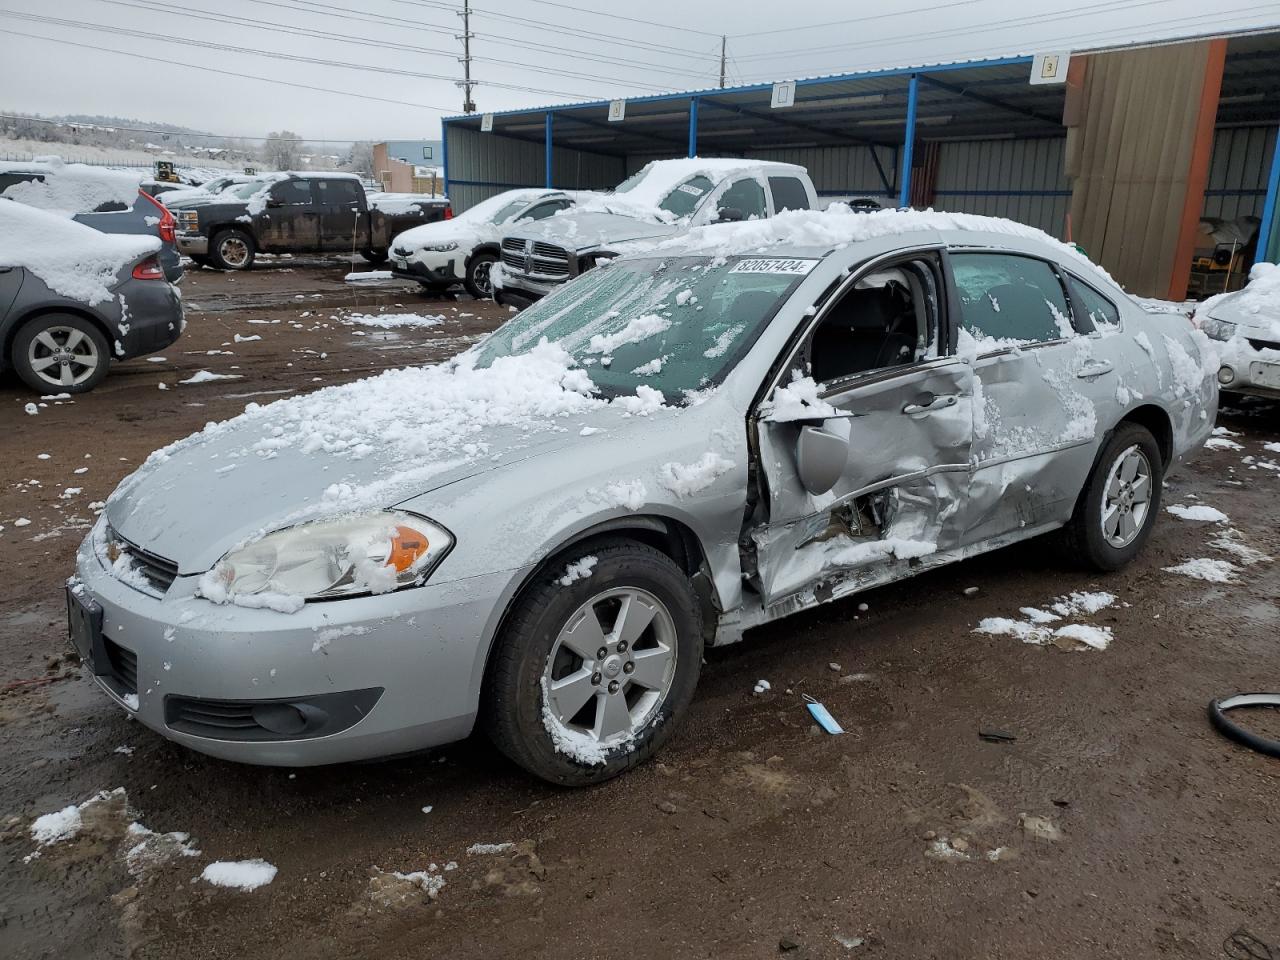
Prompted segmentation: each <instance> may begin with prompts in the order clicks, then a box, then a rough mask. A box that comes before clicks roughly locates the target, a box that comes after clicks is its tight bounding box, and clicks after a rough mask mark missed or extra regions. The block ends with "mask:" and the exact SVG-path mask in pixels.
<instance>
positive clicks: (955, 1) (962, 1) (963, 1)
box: [729, 0, 1004, 40]
mask: <svg viewBox="0 0 1280 960" xmlns="http://www.w3.org/2000/svg"><path fill="white" fill-rule="evenodd" d="M983 2H984V0H950V2H949V3H936V4H934V5H933V6H931V7H916V8H915V9H914V10H891V11H888V12H887V13H873V14H871V15H870V16H865V17H854V18H853V19H850V20H829V21H827V22H826V23H809V24H805V25H804V26H801V27H776V28H774V29H772V30H756V31H754V32H752V33H731V34H729V37H730V39H733V40H743V39H746V38H747V37H764V36H773V35H774V34H777V33H795V32H796V31H798V30H817V29H818V28H820V27H821V28H826V27H845V26H849V25H850V24H856V25H858V26H862V25H863V24H864V23H869V22H871V21H872V20H886V19H889V18H894V19H897V18H900V17H909V16H913V15H915V14H918V13H931V12H932V11H934V10H946V9H947V8H949V7H968V6H972V5H973V4H975V3H983ZM1001 26H1004V24H1001Z"/></svg>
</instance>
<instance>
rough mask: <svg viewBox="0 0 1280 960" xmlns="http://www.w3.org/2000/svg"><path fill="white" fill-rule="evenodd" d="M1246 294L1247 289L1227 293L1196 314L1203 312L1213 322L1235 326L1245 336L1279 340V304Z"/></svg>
mask: <svg viewBox="0 0 1280 960" xmlns="http://www.w3.org/2000/svg"><path fill="white" fill-rule="evenodd" d="M1247 292H1248V288H1245V290H1241V291H1238V292H1237V293H1229V294H1227V295H1226V296H1223V297H1221V298H1218V299H1217V300H1216V301H1215V302H1214V303H1212V304H1208V309H1203V308H1202V309H1201V310H1197V311H1196V312H1197V313H1200V312H1203V313H1204V314H1205V315H1206V316H1209V317H1212V318H1213V319H1214V320H1224V321H1226V322H1227V323H1234V324H1237V325H1239V327H1240V331H1241V333H1243V334H1245V335H1246V336H1249V335H1257V336H1258V337H1260V338H1261V339H1265V340H1280V303H1266V302H1263V301H1261V300H1260V299H1259V298H1256V297H1247V296H1246V293H1247Z"/></svg>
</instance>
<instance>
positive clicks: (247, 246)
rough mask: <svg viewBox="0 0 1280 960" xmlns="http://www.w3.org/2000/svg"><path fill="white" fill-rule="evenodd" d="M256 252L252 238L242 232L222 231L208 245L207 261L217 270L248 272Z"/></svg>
mask: <svg viewBox="0 0 1280 960" xmlns="http://www.w3.org/2000/svg"><path fill="white" fill-rule="evenodd" d="M256 252H257V248H256V245H255V244H254V242H253V237H251V236H250V235H249V234H247V233H245V232H244V231H243V230H234V229H233V230H223V231H222V232H221V233H219V234H218V235H217V236H216V237H214V238H213V242H212V243H210V244H209V261H210V262H211V263H212V264H213V265H214V266H215V267H217V268H218V269H219V270H248V269H249V268H251V267H252V266H253V258H254V254H255V253H256Z"/></svg>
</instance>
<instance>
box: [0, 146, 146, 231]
mask: <svg viewBox="0 0 1280 960" xmlns="http://www.w3.org/2000/svg"><path fill="white" fill-rule="evenodd" d="M0 173H39V174H42V175H43V179H41V180H27V181H23V182H21V183H15V184H12V185H10V186H8V187H6V188H5V189H4V190H3V191H0V197H5V198H7V199H9V200H17V201H18V202H19V203H24V204H26V205H27V206H29V207H38V208H39V209H41V210H47V211H49V212H50V213H57V214H60V215H61V216H64V217H74V216H77V215H78V214H82V213H92V212H93V211H94V210H97V209H98V208H99V207H100V206H102V205H103V204H104V203H122V204H124V205H125V206H126V207H132V206H133V204H134V201H136V200H137V199H138V184H139V183H141V182H142V175H141V173H136V174H134V173H125V172H123V171H120V170H106V169H103V168H102V167H91V166H88V165H87V164H83V163H63V162H62V160H61V159H60V158H58V157H49V158H46V159H45V160H42V161H38V162H32V163H0Z"/></svg>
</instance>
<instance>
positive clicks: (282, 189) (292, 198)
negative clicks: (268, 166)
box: [271, 180, 311, 206]
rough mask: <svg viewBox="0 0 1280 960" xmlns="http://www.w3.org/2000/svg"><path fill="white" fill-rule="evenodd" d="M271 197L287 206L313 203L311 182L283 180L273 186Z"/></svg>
mask: <svg viewBox="0 0 1280 960" xmlns="http://www.w3.org/2000/svg"><path fill="white" fill-rule="evenodd" d="M271 199H272V200H279V201H280V202H281V203H283V204H284V205H285V206H299V205H302V204H310V203H311V184H310V183H309V182H308V181H306V180H282V181H280V182H279V183H277V184H276V185H275V186H274V187H272V188H271Z"/></svg>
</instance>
